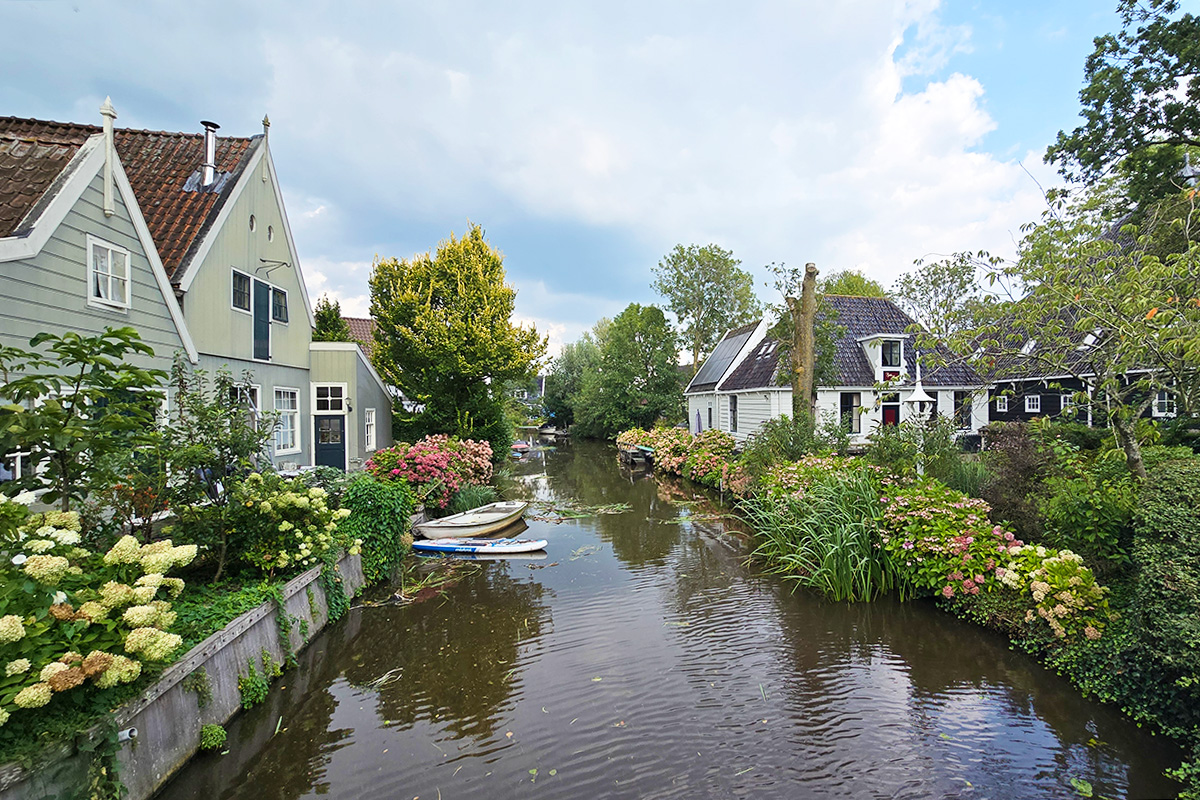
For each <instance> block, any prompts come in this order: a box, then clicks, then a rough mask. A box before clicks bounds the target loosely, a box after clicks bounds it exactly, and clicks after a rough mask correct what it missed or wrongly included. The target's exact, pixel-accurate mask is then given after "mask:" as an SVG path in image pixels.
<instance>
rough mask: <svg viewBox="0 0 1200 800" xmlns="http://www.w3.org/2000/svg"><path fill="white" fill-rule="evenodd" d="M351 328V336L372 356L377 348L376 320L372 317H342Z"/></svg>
mask: <svg viewBox="0 0 1200 800" xmlns="http://www.w3.org/2000/svg"><path fill="white" fill-rule="evenodd" d="M342 319H344V320H346V324H347V325H348V326H350V336H351V338H353V339H354V341H356V342H358V343H359V344H361V345H362V348H363V351H364V352H365V353H367V354H368V355H370V353H371V348H373V347H374V346H375V320H373V319H371V318H370V317H342Z"/></svg>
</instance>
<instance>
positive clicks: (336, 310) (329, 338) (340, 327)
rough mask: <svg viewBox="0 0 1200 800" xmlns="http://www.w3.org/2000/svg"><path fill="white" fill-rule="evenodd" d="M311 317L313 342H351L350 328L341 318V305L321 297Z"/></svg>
mask: <svg viewBox="0 0 1200 800" xmlns="http://www.w3.org/2000/svg"><path fill="white" fill-rule="evenodd" d="M313 317H314V319H315V320H316V325H315V326H314V327H313V337H312V338H313V341H314V342H352V341H354V337H353V336H351V335H350V326H349V325H348V324H346V320H345V319H343V318H342V304H341V303H339V302H338V301H337V300H332V301H331V300H330V299H329V297H328V296H327V295H321V297H320V299H319V300H317V304H316V306H314V307H313Z"/></svg>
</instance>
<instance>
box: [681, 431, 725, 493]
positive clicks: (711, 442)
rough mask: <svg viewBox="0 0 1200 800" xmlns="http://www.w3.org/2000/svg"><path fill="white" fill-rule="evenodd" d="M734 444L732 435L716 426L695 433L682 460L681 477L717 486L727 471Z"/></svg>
mask: <svg viewBox="0 0 1200 800" xmlns="http://www.w3.org/2000/svg"><path fill="white" fill-rule="evenodd" d="M735 446H736V442H735V441H734V438H733V437H732V436H730V435H729V434H728V433H725V432H724V431H719V430H717V429H716V428H710V429H709V430H706V431H704V432H703V433H699V434H697V435H696V436H695V437H693V438H692V441H691V444H690V445H689V447H688V454H687V458H686V459H685V460H684V462H683V477H685V478H688V479H689V480H693V481H695V482H696V483H699V484H702V485H704V486H709V487H711V488H714V489H715V488H717V487H718V486H720V485H722V484H723V482H724V480H725V477H726V475H727V474H728V473H729V467H730V462H731V460H732V458H733V449H734V447H735Z"/></svg>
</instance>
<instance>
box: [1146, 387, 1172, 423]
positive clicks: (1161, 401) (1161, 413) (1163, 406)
mask: <svg viewBox="0 0 1200 800" xmlns="http://www.w3.org/2000/svg"><path fill="white" fill-rule="evenodd" d="M1175 409H1176V406H1175V398H1174V397H1173V396H1172V395H1171V393H1170V392H1169V391H1167V390H1166V389H1162V390H1160V391H1159V392H1158V393H1157V394H1156V395H1155V396H1154V403H1153V404H1151V406H1150V415H1151V416H1152V417H1173V416H1175Z"/></svg>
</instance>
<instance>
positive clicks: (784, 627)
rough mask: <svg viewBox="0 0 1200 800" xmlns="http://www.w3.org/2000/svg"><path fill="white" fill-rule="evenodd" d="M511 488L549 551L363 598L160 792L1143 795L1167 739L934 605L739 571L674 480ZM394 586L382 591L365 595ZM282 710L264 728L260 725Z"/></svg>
mask: <svg viewBox="0 0 1200 800" xmlns="http://www.w3.org/2000/svg"><path fill="white" fill-rule="evenodd" d="M509 472H510V481H511V485H510V487H509V490H508V491H509V492H510V493H512V494H519V495H521V496H525V497H529V498H531V499H537V500H544V501H554V500H556V499H560V498H561V499H567V500H571V501H573V502H575V503H577V504H580V505H607V504H613V503H628V504H629V505H630V506H631V510H629V511H627V512H625V513H622V514H618V515H611V516H596V517H589V518H585V519H579V520H569V521H566V522H563V523H561V524H552V523H549V522H544V521H536V520H531V521H530V530H529V532H528V535H529V536H534V537H536V538H545V539H548V540H549V542H550V545H549V548H548V555H547V558H546V559H544V560H541V561H536V562H516V561H512V562H496V563H488V564H485V565H483V566H482V567H480V570H479V572H477V573H475V574H472V575H471V576H470V577H468V578H467V579H465V580H464V581H463V582H462V583H461V584H460V585H458V586H456V587H454V588H453V589H451V590H450V591H449V592H447V594H446V596H445V597H444V598H442V599H438V600H435V601H432V602H427V603H422V604H418V605H414V606H408V607H378V608H367V609H361V610H357V611H355V612H353V613H352V614H351V616H350V617H349V619H348V620H346V621H345V622H343V623H340V624H339V625H336V626H334V627H333V628H331V629H330V630H329V631H328V632H326V633H324V634H323V635H322V636H321V637H320V638H319V639H318V641H317V643H316V644H315V645H314V648H313V649H311V650H310V651H308V652H306V653H305V654H304V658H303V661H304V663H305V666H304V667H303V669H302V670H300V671H293V672H290V673H288V674H287V675H286V676H285V677H284V679H283V682H284V683H285V684H287V688H286V690H284V691H281V692H273V693H272V695H271V699H270V700H269V701H268V704H267V706H265V707H262V708H260V709H255V710H254V711H252V712H250V713H248V714H246V715H244V716H242V717H240V718H239V719H238V720H236V721H235V722H234V724H233V725H232V726H231V728H230V733H231V748H230V753H229V755H227V756H224V757H207V756H206V757H203V758H201V759H198V760H197V761H196V762H194V763H193V764H192V765H190V766H189V767H188V768H187V769H186V770H185V771H184V772H183V773H182V774H181V775H180V777H179V779H178V780H176V781H175V782H174V783H173V784H172V785H171V786H170V787H169V788H168V790H167V791H165V792H164V794H163V797H164V798H172V800H174V799H176V798H184V797H188V798H192V797H195V798H200V797H204V798H216V797H221V798H255V800H261V799H262V798H264V797H278V798H286V799H287V800H292V798H299V797H315V796H319V795H325V794H327V795H330V796H337V797H364V796H370V797H415V796H420V797H422V798H425V797H431V798H432V797H437V796H439V795H440V796H442V797H445V798H450V797H488V798H507V797H513V798H523V797H527V796H529V795H530V794H531V793H533V792H535V791H536V792H537V793H538V794H539V795H540V796H544V797H547V798H578V797H606V798H607V797H619V798H624V797H629V798H642V797H655V798H668V797H679V798H691V797H730V796H733V797H745V796H753V797H755V798H756V800H759V799H761V798H773V797H780V798H790V797H798V796H805V797H808V796H814V797H964V798H967V797H970V798H976V797H1071V796H1074V794H1075V793H1074V790H1073V789H1072V788H1071V785H1070V782H1069V780H1070V778H1072V777H1078V778H1081V779H1084V780H1087V781H1089V782H1091V783H1092V784H1093V785H1094V786H1095V787H1096V789H1097V790H1098V791H1099V792H1101V793H1102V794H1104V795H1106V796H1112V797H1119V796H1132V797H1154V796H1163V795H1166V794H1169V793H1170V792H1171V791H1172V790H1173V788H1174V785H1173V784H1171V783H1170V782H1168V781H1166V780H1165V779H1163V778H1162V777H1161V775H1160V773H1161V770H1162V769H1163V768H1164V767H1167V766H1170V765H1172V763H1173V762H1174V761H1175V760H1176V759H1177V757H1178V754H1177V753H1175V752H1173V751H1171V750H1170V748H1165V747H1162V743H1161V742H1159V741H1157V740H1152V739H1150V738H1149V737H1148V736H1147V735H1146V734H1145V733H1144V732H1142V731H1139V730H1138V729H1137V728H1136V727H1135V726H1133V725H1132V724H1130V723H1129V722H1128V721H1127V720H1125V719H1123V718H1121V717H1120V716H1119V715H1117V714H1116V713H1115V712H1113V711H1112V710H1111V709H1106V708H1104V707H1101V706H1098V705H1097V704H1095V703H1091V702H1088V701H1085V700H1083V699H1082V698H1080V697H1079V695H1078V693H1077V692H1076V691H1075V690H1074V689H1072V688H1071V687H1069V686H1067V685H1066V684H1065V683H1064V682H1063V681H1062V680H1061V679H1059V678H1058V677H1057V676H1055V675H1053V674H1051V673H1048V672H1047V671H1046V670H1044V669H1042V668H1041V667H1039V666H1038V665H1037V664H1035V663H1033V662H1031V661H1030V660H1029V659H1028V658H1027V657H1025V656H1024V655H1023V654H1021V653H1019V652H1014V651H1012V650H1010V649H1009V648H1008V645H1007V643H1006V642H1005V641H1004V640H1003V639H1001V638H999V637H996V636H993V635H992V634H990V633H988V632H986V631H982V630H980V629H978V628H976V627H974V626H971V625H968V624H965V623H963V622H960V621H959V620H956V619H954V618H953V617H951V616H949V615H946V614H944V613H943V612H941V611H938V610H937V609H936V608H934V607H933V606H932V604H926V603H910V604H898V603H893V602H889V601H886V600H885V601H880V602H877V603H874V604H860V605H853V606H851V605H842V604H831V603H826V602H824V601H823V600H821V599H820V598H817V597H814V596H812V595H810V594H806V593H795V594H793V593H791V592H790V591H789V588H788V587H787V586H786V585H784V584H782V583H781V582H780V581H778V580H777V579H775V578H774V577H771V576H763V575H760V574H758V573H756V572H755V571H754V570H753V569H752V568H748V567H747V566H746V565H745V563H744V560H745V553H746V548H745V544H744V542H743V541H742V540H741V538H739V537H738V536H736V535H731V534H730V533H727V532H725V530H724V528H723V526H722V525H721V524H719V523H709V522H704V521H701V520H698V519H697V517H698V516H702V515H703V512H704V511H706V510H708V509H705V508H704V507H703V506H702V505H701V506H695V505H692V504H693V503H694V502H696V501H697V499H699V500H703V496H700V497H699V498H697V497H696V496H695V495H694V492H693V491H692V489H690V488H689V487H688V486H687V485H686V484H682V483H679V482H672V481H661V480H656V479H654V478H647V477H646V476H645V475H644V474H638V473H636V472H628V471H625V472H623V471H621V470H620V469H618V467H617V464H616V459H615V452H614V451H613V450H612V448H605V447H600V446H593V445H588V444H585V443H581V444H577V445H574V446H562V447H559V448H558V449H555V450H544V451H534V452H532V453H530V454H529V455H527V456H525V457H524V458H522V459H521V460H520V461H514V462H513V463H512V464H511V465H510V466H509ZM390 591H391V590H390V589H387V588H385V589H383V590H381V594H380V596H381V597H386V596H387V594H388V593H389V592H390ZM281 717H282V718H283V720H284V722H283V723H282V727H281V730H280V731H279V733H278V734H275V728H276V726H277V725H279V724H280V723H279V722H278V720H279V719H280V718H281Z"/></svg>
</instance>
